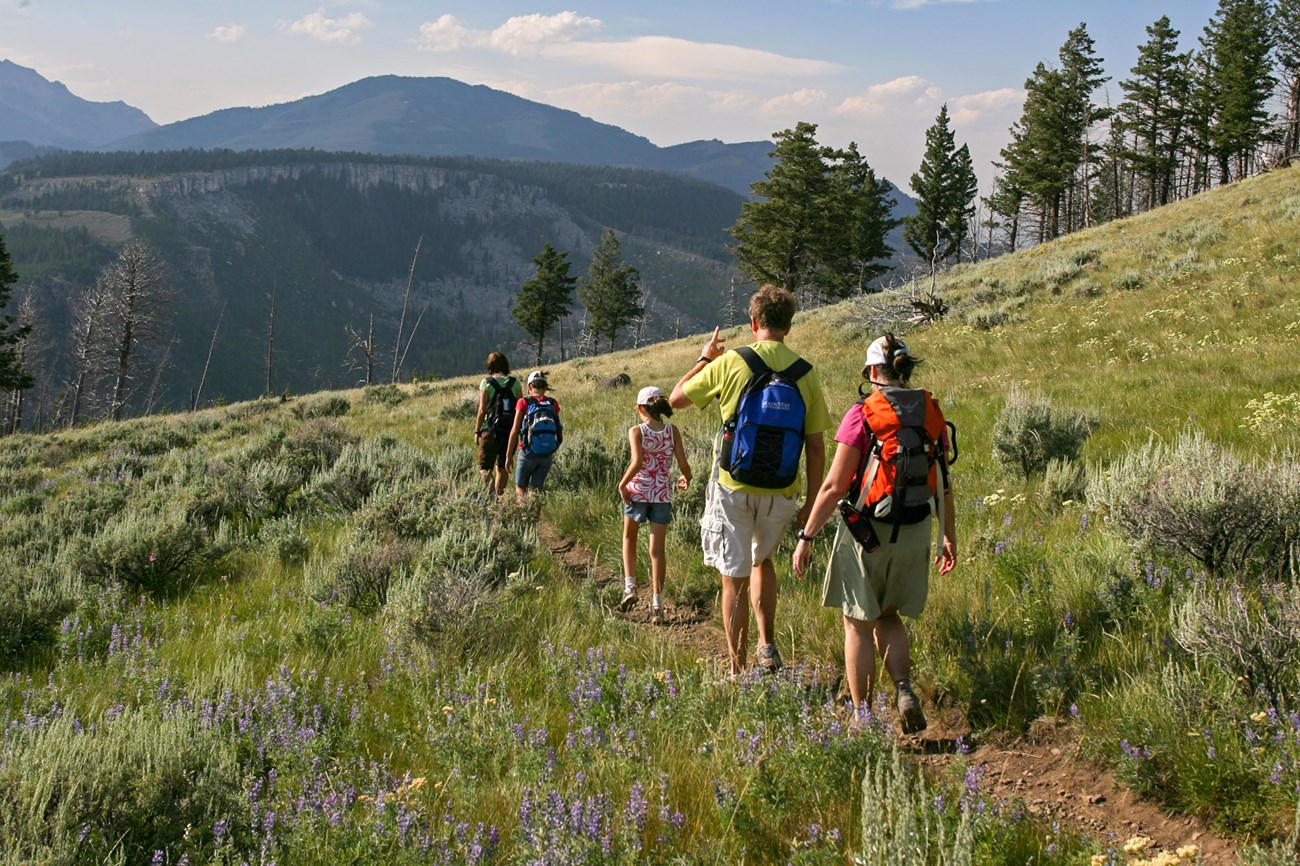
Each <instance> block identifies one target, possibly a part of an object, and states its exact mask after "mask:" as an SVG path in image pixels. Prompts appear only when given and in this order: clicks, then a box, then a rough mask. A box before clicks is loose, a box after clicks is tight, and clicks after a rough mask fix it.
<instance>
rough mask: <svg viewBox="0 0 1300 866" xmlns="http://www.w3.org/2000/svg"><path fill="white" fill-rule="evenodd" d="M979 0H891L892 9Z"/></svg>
mask: <svg viewBox="0 0 1300 866" xmlns="http://www.w3.org/2000/svg"><path fill="white" fill-rule="evenodd" d="M977 2H979V0H893V2H892V3H890V4H889V5H890V6H891V7H892V8H894V9H920V8H922V7H924V6H942V5H946V4H948V3H977Z"/></svg>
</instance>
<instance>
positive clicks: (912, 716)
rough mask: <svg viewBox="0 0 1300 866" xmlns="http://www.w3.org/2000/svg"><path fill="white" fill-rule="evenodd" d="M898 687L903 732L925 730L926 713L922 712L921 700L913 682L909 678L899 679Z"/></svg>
mask: <svg viewBox="0 0 1300 866" xmlns="http://www.w3.org/2000/svg"><path fill="white" fill-rule="evenodd" d="M897 689H898V698H897V699H898V718H899V719H900V720H901V721H902V725H903V733H905V734H917V733H920V732H921V731H924V730H925V725H926V722H925V713H923V712H921V701H920V699H918V698H917V696H916V692H914V691H912V684H911V683H909V682H908V681H907V680H899V681H898V683H897Z"/></svg>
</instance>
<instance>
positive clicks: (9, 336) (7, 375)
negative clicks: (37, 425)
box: [0, 235, 32, 391]
mask: <svg viewBox="0 0 1300 866" xmlns="http://www.w3.org/2000/svg"><path fill="white" fill-rule="evenodd" d="M17 282H18V273H17V272H16V271H15V270H14V266H13V263H12V262H11V261H10V260H9V250H8V249H7V248H6V247H5V242H4V236H3V235H0V311H3V310H4V309H5V308H6V307H7V306H8V305H9V298H10V296H11V295H12V293H13V287H14V285H15V284H16V283H17ZM17 321H18V319H17V317H16V316H13V315H4V316H0V391H13V390H17V389H20V388H30V387H31V386H32V377H31V375H30V374H28V373H27V372H26V371H25V370H23V366H22V364H21V363H20V362H19V359H18V348H17V347H18V346H20V345H21V344H22V343H23V341H24V340H26V339H27V334H28V331H30V330H31V326H30V324H28V325H22V324H19V325H18V326H17V327H14V325H15V323H16V322H17Z"/></svg>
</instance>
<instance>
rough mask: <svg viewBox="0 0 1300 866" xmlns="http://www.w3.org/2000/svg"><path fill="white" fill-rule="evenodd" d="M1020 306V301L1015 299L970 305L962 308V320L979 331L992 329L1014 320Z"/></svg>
mask: <svg viewBox="0 0 1300 866" xmlns="http://www.w3.org/2000/svg"><path fill="white" fill-rule="evenodd" d="M1019 308H1020V303H1019V302H1016V301H1004V302H1003V303H1000V304H984V305H981V306H978V307H971V308H969V309H966V310H963V311H962V314H961V317H962V321H964V322H965V323H966V324H968V325H970V326H971V327H972V328H976V329H978V330H981V331H992V330H993V329H994V328H999V327H1001V326H1002V325H1007V324H1011V323H1012V322H1014V321H1016V319H1017V314H1016V310H1018V309H1019Z"/></svg>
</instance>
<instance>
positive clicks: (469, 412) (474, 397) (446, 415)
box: [437, 391, 479, 423]
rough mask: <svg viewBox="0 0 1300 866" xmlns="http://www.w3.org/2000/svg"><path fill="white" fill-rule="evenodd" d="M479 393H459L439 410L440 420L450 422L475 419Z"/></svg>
mask: <svg viewBox="0 0 1300 866" xmlns="http://www.w3.org/2000/svg"><path fill="white" fill-rule="evenodd" d="M478 395H479V392H478V391H465V392H462V393H460V394H457V395H456V396H454V397H453V398H452V399H451V400H450V401H449V402H447V403H445V404H443V406H442V407H441V408H440V409H439V410H438V416H437V417H438V420H439V421H446V422H450V423H454V422H456V421H469V420H473V418H474V416H475V415H477V414H478Z"/></svg>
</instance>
